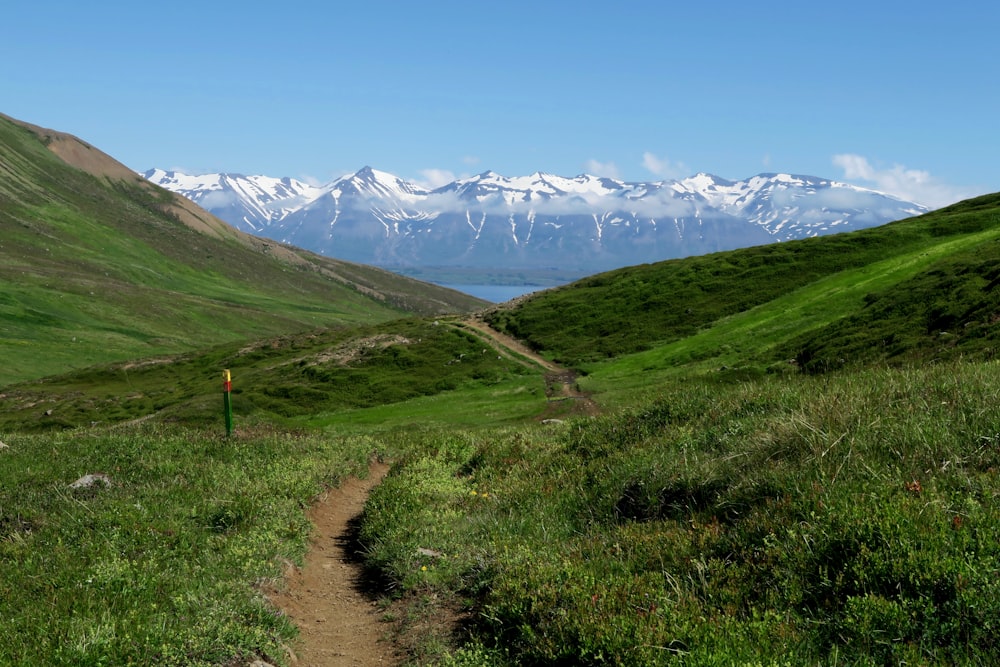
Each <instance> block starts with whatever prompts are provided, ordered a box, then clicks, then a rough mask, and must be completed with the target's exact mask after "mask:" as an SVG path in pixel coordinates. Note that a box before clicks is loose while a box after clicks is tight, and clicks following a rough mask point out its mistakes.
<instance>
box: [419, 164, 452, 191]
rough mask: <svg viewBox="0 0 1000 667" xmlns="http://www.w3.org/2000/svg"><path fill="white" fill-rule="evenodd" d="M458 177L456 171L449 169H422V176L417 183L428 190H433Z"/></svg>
mask: <svg viewBox="0 0 1000 667" xmlns="http://www.w3.org/2000/svg"><path fill="white" fill-rule="evenodd" d="M458 178H459V177H458V176H456V175H455V174H454V172H451V171H448V170H447V169H421V170H420V178H419V179H417V180H416V181H415V184H416V185H419V186H420V187H422V188H426V189H427V190H433V189H435V188H439V187H441V186H442V185H448V184H449V183H451V182H452V181H455V180H457V179H458Z"/></svg>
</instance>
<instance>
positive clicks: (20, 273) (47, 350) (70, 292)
mask: <svg viewBox="0 0 1000 667" xmlns="http://www.w3.org/2000/svg"><path fill="white" fill-rule="evenodd" d="M74 141H75V140H74ZM80 145H83V144H80ZM87 149H89V147H87ZM89 150H92V151H93V153H94V154H95V155H96V156H98V157H96V158H94V159H97V160H98V166H99V167H100V168H107V164H106V163H110V164H111V165H112V166H115V167H117V168H119V169H120V170H121V171H124V172H126V174H127V170H126V169H125V168H124V167H122V166H121V165H117V163H114V162H113V161H111V159H110V158H107V157H106V156H100V154H99V152H98V151H96V150H93V149H89ZM0 173H3V174H4V178H3V181H2V183H0V355H2V356H3V358H4V359H5V360H7V363H5V364H4V366H3V368H2V369H0V384H6V383H9V382H15V381H18V380H27V379H33V378H37V377H43V376H47V375H52V374H55V373H61V372H65V371H67V370H70V369H74V368H81V367H84V366H88V365H92V364H96V363H102V362H108V361H115V360H128V359H137V358H143V357H148V356H153V355H158V354H164V353H177V352H183V351H189V350H195V349H199V348H203V347H205V346H208V345H212V344H214V343H217V342H224V341H238V340H249V339H252V338H259V337H262V336H268V335H276V334H280V333H286V332H289V331H303V330H308V329H312V328H316V327H320V326H330V325H335V324H345V323H359V322H378V321H386V320H389V319H394V318H397V317H400V316H402V315H405V314H409V313H416V314H435V313H439V312H459V311H463V310H469V309H472V308H474V307H476V306H478V305H481V304H482V303H483V302H481V301H478V300H476V299H473V298H472V297H468V296H465V295H462V294H459V293H457V292H453V291H450V290H445V289H442V288H439V287H436V286H433V285H427V284H423V283H418V282H416V281H413V280H410V279H407V278H403V277H402V276H398V275H395V274H391V273H388V272H385V271H380V270H377V269H373V268H370V267H362V266H357V265H352V264H347V263H344V262H338V261H335V260H331V259H327V258H323V257H319V256H317V255H313V254H311V253H307V252H304V251H300V250H294V249H290V248H286V247H283V246H280V245H278V244H276V243H274V242H271V241H263V240H261V239H255V238H253V237H250V236H247V235H244V234H241V233H239V232H237V231H236V230H234V229H232V228H229V227H227V226H225V225H223V224H222V223H220V222H219V221H217V220H214V219H211V218H210V216H208V214H206V213H204V212H203V211H196V212H194V213H192V212H191V211H188V210H186V209H184V208H183V206H182V204H181V203H179V200H178V199H175V197H174V195H172V194H170V193H168V192H167V191H165V190H162V189H159V188H156V187H155V186H153V185H151V184H149V183H147V182H146V181H145V180H144V179H142V178H141V177H139V176H137V175H133V176H129V177H128V179H125V180H123V179H118V178H111V177H106V176H101V175H92V174H91V173H87V172H86V171H83V170H81V169H77V168H74V167H71V166H69V165H68V164H66V163H64V162H63V161H62V160H60V159H59V158H58V157H57V156H56V155H55V154H53V153H51V152H50V151H49V150H48V149H47V148H46V147H45V145H44V143H43V141H42V139H41V138H40V137H38V136H37V135H36V134H35V133H34V132H32V131H31V130H29V129H26V128H24V127H22V126H20V125H18V124H15V123H14V122H11V121H9V120H6V119H4V118H2V117H0ZM198 216H201V217H198Z"/></svg>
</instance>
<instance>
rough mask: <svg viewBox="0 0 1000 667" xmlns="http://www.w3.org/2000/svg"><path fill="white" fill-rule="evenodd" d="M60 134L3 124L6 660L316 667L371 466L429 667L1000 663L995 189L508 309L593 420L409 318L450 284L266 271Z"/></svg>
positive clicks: (419, 653)
mask: <svg viewBox="0 0 1000 667" xmlns="http://www.w3.org/2000/svg"><path fill="white" fill-rule="evenodd" d="M32 137H34V135H33V134H31V133H29V132H28V131H27V130H24V129H22V128H20V127H18V126H14V125H12V124H6V123H5V122H0V144H2V145H0V147H3V151H0V159H2V160H3V162H2V163H0V166H2V167H3V168H4V169H5V170H6V171H7V172H9V173H10V174H11V175H12V176H11V177H10V178H6V179H5V180H3V181H2V182H0V225H2V229H3V231H4V236H3V239H2V241H0V254H2V259H3V261H2V262H0V280H2V284H3V286H4V289H3V290H2V296H0V327H3V329H2V331H0V349H3V350H4V351H5V352H7V353H9V354H8V355H7V357H8V358H9V359H11V360H14V361H12V362H11V363H15V364H22V366H21V367H18V368H16V369H15V371H7V374H6V375H4V376H3V377H4V378H5V381H4V385H3V388H2V392H0V441H2V443H3V444H2V445H0V663H2V664H11V665H25V666H27V665H36V664H46V665H56V666H59V665H67V666H69V665H102V664H107V665H111V664H115V665H119V664H121V665H129V664H132V665H152V664H156V665H160V664H167V665H170V664H175V665H219V666H227V667H229V666H233V665H243V664H247V663H249V662H250V661H251V660H253V659H255V658H262V659H266V660H268V661H269V662H272V663H273V664H278V665H287V664H289V662H290V659H289V656H288V655H287V650H286V648H285V647H286V646H288V645H291V646H294V643H295V628H294V627H293V626H292V625H291V624H290V623H289V622H288V620H287V619H286V618H284V617H283V616H281V614H279V613H276V611H275V610H274V609H272V608H271V607H270V606H269V604H268V603H267V600H266V597H265V595H264V593H265V592H266V591H267V590H270V589H272V588H274V587H280V586H281V585H282V584H281V577H282V572H283V571H284V567H285V564H286V562H287V561H291V562H301V558H302V555H303V552H304V549H305V547H306V543H307V537H308V532H309V525H308V523H307V521H306V519H305V514H304V509H305V507H306V506H307V505H308V503H309V502H310V500H311V499H312V498H313V497H314V496H315V495H316V494H317V493H318V492H320V491H321V490H322V489H323V488H324V487H326V486H329V485H335V484H337V483H339V481H340V480H341V479H342V478H343V477H344V476H346V475H350V474H362V475H363V474H364V471H365V470H366V469H367V465H366V464H367V462H368V461H369V460H370V459H371V458H372V457H378V458H383V459H389V460H391V461H392V462H393V470H392V472H391V473H390V475H389V476H388V477H387V478H386V480H385V481H384V482H383V483H382V485H381V486H380V487H378V488H377V489H376V490H375V492H374V493H373V495H372V496H371V497H370V499H369V502H368V504H367V506H366V509H365V512H364V515H363V517H362V518H361V523H360V533H361V538H362V540H363V542H364V545H365V547H366V549H367V558H368V560H367V565H368V567H369V568H370V569H371V571H372V574H373V575H374V576H373V580H375V581H379V582H381V583H382V584H384V589H380V590H379V591H377V593H378V594H379V595H380V596H381V604H382V607H383V610H384V614H385V617H386V619H394V620H392V621H389V620H387V629H388V628H391V629H392V632H394V633H395V636H396V637H397V638H398V639H399V641H400V644H401V645H403V646H406V647H407V650H408V652H409V656H410V658H411V661H412V663H413V664H443V665H495V666H497V667H507V666H511V665H542V664H546V665H547V664H563V665H604V664H611V665H647V664H652V665H685V666H693V665H706V666H707V665H747V666H751V665H761V666H764V665H800V664H808V665H889V664H892V665H896V664H922V665H939V664H940V665H993V664H998V663H1000V639H998V637H1000V634H998V631H1000V477H998V475H1000V390H998V387H1000V362H998V361H997V360H995V358H994V357H995V352H994V345H995V343H994V340H995V338H996V336H997V328H996V323H997V322H998V321H1000V302H998V298H1000V297H998V296H997V294H998V286H1000V270H998V269H997V267H998V266H1000V243H998V239H1000V195H992V196H989V197H981V198H979V199H975V200H971V201H969V202H963V203H961V204H958V205H955V206H953V207H950V208H948V209H945V210H943V211H938V212H935V213H932V214H928V215H925V216H921V217H920V218H916V219H913V220H908V221H902V222H898V223H894V224H892V225H887V226H885V227H882V228H879V229H872V230H867V231H864V232H857V233H852V234H845V235H840V236H833V237H824V238H818V239H810V240H808V241H803V242H796V243H784V244H780V245H775V246H767V247H761V248H751V249H748V250H743V251H738V252H733V253H720V254H716V255H711V256H707V257H699V258H691V259H687V260H678V261H671V262H665V263H662V264H656V265H651V266H643V267H632V268H630V269H625V270H622V271H617V272H611V273H608V274H602V275H600V276H595V277H593V278H588V279H586V280H583V281H581V282H579V283H576V284H574V285H570V286H567V287H564V288H560V289H557V290H552V291H548V292H544V293H540V294H538V295H536V296H534V297H531V298H529V299H527V300H525V301H523V302H522V303H520V304H518V305H517V306H515V307H512V308H511V309H510V310H502V309H495V310H494V311H493V312H492V313H491V314H489V315H488V317H489V319H490V321H491V322H493V323H494V325H495V326H497V327H500V328H503V329H505V330H506V331H508V332H510V333H512V334H514V335H516V336H518V337H520V338H522V339H524V340H527V341H528V342H530V343H531V344H532V345H533V346H534V347H535V348H536V349H538V350H541V351H542V352H543V353H544V354H545V355H547V356H549V357H551V358H553V359H558V360H561V361H563V362H565V363H571V364H573V365H574V366H575V367H576V368H577V370H578V371H580V372H581V375H580V377H578V378H577V380H576V384H577V385H578V387H579V389H582V390H584V391H586V392H589V393H591V394H592V397H593V398H594V399H595V400H596V402H597V403H598V404H599V406H600V407H601V409H602V414H599V415H597V416H591V415H587V416H584V415H583V414H582V413H583V411H584V407H585V406H586V405H587V404H586V403H585V402H584V401H582V400H576V399H577V398H579V397H578V396H575V395H572V392H569V394H571V395H569V396H554V397H553V398H546V395H547V393H551V392H550V390H551V388H552V387H553V386H555V385H557V384H558V382H557V381H556V380H554V379H553V378H552V377H551V376H550V377H546V376H545V375H544V373H543V371H542V370H541V367H540V366H539V365H537V364H535V363H533V362H532V361H531V360H530V359H528V358H526V357H524V356H523V355H517V354H511V353H509V352H508V351H507V350H503V349H497V347H496V346H497V345H498V344H497V343H494V342H493V341H491V340H488V339H487V338H486V337H485V336H484V335H483V334H481V333H480V332H478V331H477V330H475V329H474V328H472V327H471V326H469V325H468V324H467V323H464V322H462V321H461V320H459V319H456V318H451V317H437V318H435V317H418V316H413V315H412V313H415V312H416V313H425V312H436V311H437V310H439V309H440V307H441V306H442V305H443V304H445V303H446V299H445V296H446V295H445V294H444V293H434V294H431V293H423V295H421V293H420V292H419V290H416V291H407V290H409V289H410V288H411V287H412V283H409V282H407V281H406V279H403V278H399V277H397V278H396V279H398V280H399V281H402V282H399V283H394V285H395V286H394V287H391V288H386V289H385V290H383V291H379V290H378V289H376V287H375V286H374V282H373V281H375V278H374V277H371V276H369V277H368V278H365V277H364V272H365V271H366V269H364V268H363V267H350V266H343V265H334V264H327V263H324V261H322V260H319V259H316V258H309V257H305V256H297V257H298V259H294V258H293V257H291V256H290V255H283V257H284V259H282V260H281V261H278V262H276V263H273V264H270V263H267V262H265V263H263V264H257V263H254V262H256V260H254V261H253V262H251V257H259V256H260V255H261V254H262V252H263V251H262V250H261V249H260V248H257V249H256V250H255V249H254V248H255V246H254V245H253V243H252V242H250V241H248V240H247V239H244V238H241V237H237V236H231V237H225V236H224V235H223V236H221V237H220V236H218V235H215V236H213V235H212V234H211V233H209V232H206V231H205V230H201V231H196V229H195V227H192V226H191V225H189V224H187V223H185V224H180V223H179V219H175V218H174V217H171V216H172V215H174V213H171V214H169V215H163V214H162V209H163V207H164V206H168V199H167V198H166V195H165V194H164V193H162V191H157V190H152V189H149V188H147V187H146V186H142V185H140V184H138V183H136V184H131V183H127V182H124V181H119V182H117V184H115V183H114V182H112V181H111V180H109V179H107V177H105V176H92V175H89V174H86V173H84V172H82V171H79V170H69V168H68V167H65V166H64V165H62V166H60V165H61V163H58V162H52V160H53V158H52V157H51V155H49V153H48V151H47V150H46V149H45V148H44V146H43V144H42V142H40V141H39V140H38V139H37V137H35V138H32ZM37 165H42V167H38V166H37ZM60 170H62V171H60ZM67 170H68V171H67ZM50 172H51V173H50ZM67 183H68V184H69V185H67ZM109 183H110V185H109ZM105 209H109V210H114V211H115V212H116V213H115V216H114V217H115V220H116V221H115V222H114V224H111V223H106V224H107V226H105V222H101V221H102V220H104V218H102V217H101V216H100V215H98V213H97V211H98V210H105ZM169 210H173V209H169ZM155 211H160V213H155ZM177 215H179V214H177ZM84 231H86V233H83V232H84ZM163 235H165V236H163ZM164 238H168V239H170V241H169V242H167V243H165V242H164V241H163V239H164ZM209 239H214V240H211V241H210V240H209ZM278 250H279V248H278V247H276V246H272V247H271V248H270V250H269V251H268V253H270V252H275V253H277V252H278ZM268 253H264V254H268ZM50 255H51V258H50V257H49V256H50ZM104 257H111V258H113V261H104V259H102V258H104ZM233 257H240V258H242V260H245V262H247V263H244V262H243V261H240V262H235V263H233V262H231V261H229V260H230V259H232V258H233ZM223 258H225V261H223ZM286 274H287V275H286ZM348 275H350V276H352V277H350V278H347V277H345V276H348ZM251 276H256V277H259V278H261V279H262V280H261V281H260V282H254V281H253V280H251ZM310 276H311V277H310ZM314 280H315V281H314ZM386 284H388V283H383V285H386ZM110 285H114V286H115V287H114V289H109V286H110ZM337 285H341V286H344V287H343V290H344V291H336V290H338V289H341V288H340V287H336V286H337ZM102 290H104V291H102ZM296 290H298V291H296ZM91 291H93V292H94V294H93V295H91V294H90V292H91ZM331 295H332V296H331ZM366 295H367V296H366ZM88 296H93V297H94V298H93V299H92V300H89V301H88V300H87V299H86V297H88ZM371 296H374V297H375V298H374V300H373V299H372V298H369V297H371ZM154 297H155V299H156V300H152V299H153V298H154ZM438 297H440V299H441V300H436V299H438ZM407 299H412V300H411V301H407ZM417 302H420V303H423V304H424V306H426V309H424V308H423V306H421V307H414V306H413V304H415V303H417ZM154 303H155V304H156V305H155V306H150V305H149V304H154ZM463 303H465V304H466V305H468V304H469V302H468V301H464V302H463ZM406 304H410V306H407V305H406ZM432 304H436V305H433V307H431V305H432ZM140 311H141V312H140ZM147 311H148V312H147ZM137 313H139V314H141V316H137V315H136V314H137ZM237 321H239V322H244V323H245V325H244V326H242V327H238V330H237V331H236V332H235V333H233V334H232V336H231V337H228V338H227V337H225V336H221V334H220V331H221V330H222V329H223V328H226V327H229V326H230V325H233V326H235V323H236V322H237ZM198 327H204V328H205V330H207V331H211V332H214V334H216V335H217V336H218V337H217V338H211V339H209V338H202V337H201V335H200V334H194V333H192V331H193V330H195V329H197V328H198ZM72 336H76V337H77V341H76V342H77V343H78V345H76V346H73V345H69V344H68V343H67V339H69V340H70V341H71V338H72ZM251 337H254V338H253V339H252V340H251ZM209 340H211V342H212V345H208V342H209ZM71 342H72V341H71ZM140 343H141V344H140ZM154 351H155V353H156V354H155V355H154V354H153V352H154ZM167 352H169V353H170V354H166V353H167ZM48 355H51V356H53V357H54V358H55V361H51V360H46V361H41V360H39V359H41V358H42V357H46V356H48ZM60 355H62V356H60ZM143 355H145V356H143ZM140 357H142V358H140ZM25 359H28V361H22V360H25ZM109 361H111V362H113V363H108V362H109ZM55 367H57V368H60V369H76V370H71V371H70V372H63V373H62V374H59V375H53V374H51V373H47V372H46V369H51V368H55ZM225 368H228V369H231V370H232V372H233V381H234V393H233V403H234V407H235V411H236V431H235V434H234V436H233V437H231V438H223V437H222V435H221V431H222V425H221V421H222V415H221V407H222V405H221V403H222V401H221V396H220V395H219V394H220V393H221V371H222V370H223V369H225ZM43 374H45V375H48V376H47V377H44V378H39V377H38V376H40V375H43ZM14 378H20V379H29V378H30V381H22V382H18V383H12V381H13V379H14ZM552 417H558V419H555V420H553V419H551V418H552ZM88 473H90V474H94V475H97V474H100V475H104V476H106V478H107V480H108V483H107V484H104V483H103V482H99V483H98V484H97V485H95V486H91V487H80V488H74V487H72V486H71V484H72V483H73V482H74V480H77V479H79V478H80V477H81V476H83V475H85V474H88ZM102 479H103V478H102ZM442 612H446V613H442ZM442 617H444V618H450V619H458V620H459V621H460V624H459V626H458V627H451V626H447V625H446V626H442V625H441V624H440V623H435V619H439V618H442ZM428 628H431V629H430V630H428Z"/></svg>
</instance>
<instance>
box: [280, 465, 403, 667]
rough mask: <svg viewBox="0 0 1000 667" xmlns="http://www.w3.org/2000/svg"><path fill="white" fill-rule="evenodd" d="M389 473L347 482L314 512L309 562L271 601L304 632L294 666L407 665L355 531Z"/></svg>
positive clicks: (384, 468)
mask: <svg viewBox="0 0 1000 667" xmlns="http://www.w3.org/2000/svg"><path fill="white" fill-rule="evenodd" d="M388 470H389V466H388V465H386V464H382V463H375V464H372V466H371V468H370V470H369V473H368V477H367V478H366V479H356V478H350V479H348V480H346V481H345V482H344V483H343V484H342V485H341V486H340V487H339V488H337V489H331V490H330V491H329V492H327V493H326V494H325V495H324V496H323V497H322V498H320V499H319V501H318V502H316V503H315V505H313V507H312V508H311V509H310V510H309V515H308V516H309V519H310V521H312V523H313V525H314V526H315V528H314V532H313V538H312V546H311V548H310V549H309V552H308V554H307V555H306V558H305V562H304V563H303V566H302V567H301V568H296V567H294V566H292V567H290V568H289V570H290V571H289V572H288V574H287V576H286V580H285V587H284V589H283V590H281V591H277V592H274V593H273V594H272V595H271V596H270V597H271V602H272V603H273V604H274V605H275V606H277V607H278V608H279V609H281V610H282V611H283V612H284V613H285V614H287V615H288V617H289V618H290V619H291V620H292V621H294V622H295V624H296V625H297V626H298V627H299V631H300V636H299V639H300V641H299V643H298V644H297V645H296V646H295V647H294V648H293V649H292V651H293V656H292V663H293V664H296V665H306V666H308V667H332V666H337V667H340V666H342V665H343V666H347V665H352V666H354V665H357V666H359V667H378V666H381V667H386V666H388V665H398V664H399V663H400V661H401V658H400V656H398V655H397V653H396V650H395V647H394V645H393V643H392V642H391V640H389V639H388V638H387V636H388V633H389V632H391V628H390V626H389V625H388V624H387V623H385V622H383V621H382V620H381V616H382V613H381V612H380V610H379V608H378V606H377V602H376V600H375V597H374V596H373V595H372V594H371V592H370V588H371V587H370V586H369V585H368V582H366V581H365V578H364V574H363V568H362V566H361V564H360V558H359V555H358V554H357V546H356V542H355V539H354V535H353V532H352V522H353V521H355V520H356V519H357V517H358V516H359V515H360V514H361V511H362V509H363V508H364V504H365V500H366V499H367V498H368V493H369V491H370V490H371V489H373V488H374V487H375V486H376V485H377V484H378V483H379V482H380V481H381V480H382V478H383V477H384V476H385V474H386V473H387V472H388Z"/></svg>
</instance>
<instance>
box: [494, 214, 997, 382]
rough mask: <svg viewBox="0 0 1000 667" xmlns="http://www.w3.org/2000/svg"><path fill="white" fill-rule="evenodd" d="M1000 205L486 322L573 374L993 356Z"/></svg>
mask: <svg viewBox="0 0 1000 667" xmlns="http://www.w3.org/2000/svg"><path fill="white" fill-rule="evenodd" d="M998 238H1000V196H998V195H989V196H985V197H980V198H978V199H974V200H971V201H967V202H963V203H960V204H956V205H954V206H951V207H949V208H946V209H942V210H939V211H935V212H933V213H929V214H927V215H924V216H921V217H919V218H913V219H909V220H904V221H900V222H896V223H893V224H889V225H885V226H883V227H878V228H872V229H866V230H862V231H858V232H853V233H849V234H840V235H835V236H827V237H819V238H812V239H806V240H801V241H791V242H787V243H780V244H773V245H768V246H760V247H755V248H748V249H744V250H738V251H734V252H726V253H718V254H713V255H706V256H703V257H693V258H687V259H680V260H672V261H668V262H662V263H659V264H653V265H645V266H636V267H629V268H626V269H621V270H618V271H612V272H609V273H604V274H601V275H597V276H594V277H591V278H587V279H585V280H581V281H578V282H576V283H573V284H571V285H568V286H566V287H563V288H558V289H553V290H549V291H546V292H542V293H540V294H538V295H537V296H535V297H534V298H531V299H527V300H524V301H523V302H521V303H520V304H519V305H517V306H516V307H514V308H512V309H509V310H495V311H494V312H493V313H492V314H491V316H490V317H489V319H490V322H491V323H492V324H493V325H494V326H495V327H497V328H499V329H501V330H505V331H507V332H508V333H510V334H511V335H514V336H517V337H519V338H522V339H524V340H525V341H527V342H528V343H529V344H530V345H531V346H532V347H534V348H535V349H537V350H540V351H542V352H543V353H545V354H546V355H548V356H551V357H552V358H553V359H557V360H559V361H561V362H564V363H567V364H571V365H582V364H592V363H594V362H599V361H601V360H606V359H611V358H617V357H621V356H622V355H628V354H635V353H640V352H643V351H649V354H648V356H647V358H646V361H647V362H648V363H649V364H651V365H654V366H664V365H670V366H684V367H687V368H689V369H690V366H689V365H690V364H691V363H696V362H697V363H700V364H701V365H702V366H703V367H705V368H710V367H715V368H718V367H719V366H722V365H726V366H728V367H730V368H731V367H734V366H736V367H742V368H747V369H750V370H756V371H761V370H763V369H767V368H772V367H773V365H774V364H780V363H781V362H784V361H787V360H789V359H795V360H796V361H797V363H798V364H799V365H800V366H801V367H802V368H803V369H805V370H807V371H810V372H814V371H819V370H827V369H831V368H834V367H838V366H841V365H844V364H846V363H871V362H875V361H891V362H902V361H907V360H910V361H912V360H916V359H918V358H919V359H928V358H943V357H956V356H969V355H972V356H975V357H976V358H988V357H989V356H990V355H992V353H993V352H992V351H993V345H994V343H993V342H992V341H994V340H995V337H996V333H995V329H994V327H993V326H992V325H993V320H994V318H995V317H996V316H997V314H998V313H1000V292H998V291H997V289H996V286H997V280H996V279H997V276H998V275H1000V270H998V269H997V267H998V265H1000V244H998V243H997V239H998Z"/></svg>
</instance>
